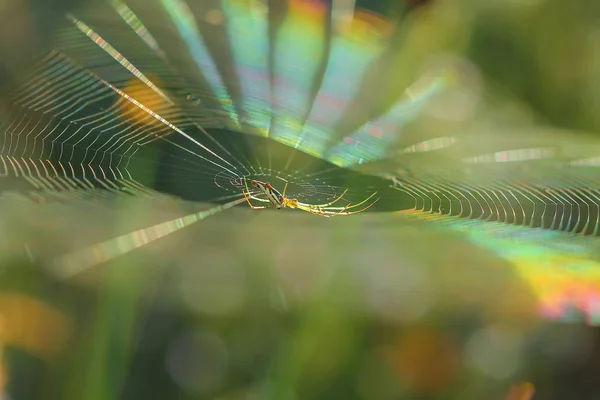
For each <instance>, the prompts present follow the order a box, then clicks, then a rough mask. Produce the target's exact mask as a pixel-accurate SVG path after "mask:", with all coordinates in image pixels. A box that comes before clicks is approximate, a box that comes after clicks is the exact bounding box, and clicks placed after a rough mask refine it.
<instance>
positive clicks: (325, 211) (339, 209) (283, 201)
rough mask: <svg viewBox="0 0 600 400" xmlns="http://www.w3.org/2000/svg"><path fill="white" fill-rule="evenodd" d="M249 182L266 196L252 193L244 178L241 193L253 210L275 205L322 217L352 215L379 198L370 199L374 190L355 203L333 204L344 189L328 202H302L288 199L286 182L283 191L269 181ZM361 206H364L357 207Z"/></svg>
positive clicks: (368, 206)
mask: <svg viewBox="0 0 600 400" xmlns="http://www.w3.org/2000/svg"><path fill="white" fill-rule="evenodd" d="M250 183H251V184H252V186H254V187H255V188H257V189H258V190H259V192H260V193H261V194H263V195H264V196H265V197H266V199H262V198H259V197H257V196H255V195H253V193H252V191H251V190H250V188H249V187H248V181H247V180H246V179H244V185H245V186H246V188H245V190H244V189H242V193H243V194H244V197H245V198H246V201H247V202H248V205H250V207H251V208H252V209H253V210H262V209H265V208H270V207H275V208H277V209H280V208H295V209H298V210H302V211H306V212H308V213H311V214H315V215H320V216H323V217H334V216H336V215H352V214H358V213H360V212H363V211H366V210H368V209H369V208H371V207H372V206H373V204H375V203H376V202H377V200H379V198H376V199H375V200H373V201H370V200H371V199H372V198H373V197H374V196H375V195H376V194H377V192H374V193H373V194H372V195H370V196H369V197H367V198H366V199H364V200H363V201H361V202H360V203H356V204H352V203H350V204H348V205H345V206H334V204H336V203H338V201H340V200H341V199H343V198H344V195H345V194H346V193H347V192H348V189H346V190H344V192H343V193H342V194H341V195H340V196H338V197H336V198H335V199H334V200H333V201H331V202H329V203H325V204H308V203H302V202H300V201H298V200H297V199H290V198H288V197H286V195H285V192H286V190H287V186H288V184H287V182H286V184H285V186H284V188H283V193H282V192H279V191H278V190H277V189H275V188H274V187H273V185H271V184H270V183H269V182H261V181H256V180H252V181H251V182H250ZM252 200H254V201H259V202H262V203H268V204H266V205H260V206H255V205H254V204H252ZM365 204H366V206H364V205H365ZM361 206H364V207H362V208H359V207H361ZM357 208H358V209H357Z"/></svg>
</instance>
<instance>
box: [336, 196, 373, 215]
mask: <svg viewBox="0 0 600 400" xmlns="http://www.w3.org/2000/svg"><path fill="white" fill-rule="evenodd" d="M378 200H379V197H378V198H376V199H375V201H373V202H372V203H371V204H369V205H368V206H366V207H364V208H361V209H360V210H356V211H344V210H342V211H340V212H339V213H336V214H335V215H352V214H358V213H361V212H363V211H366V210H368V209H369V208H371V207H373V204H375V203H377V201H378ZM348 208H352V207H348Z"/></svg>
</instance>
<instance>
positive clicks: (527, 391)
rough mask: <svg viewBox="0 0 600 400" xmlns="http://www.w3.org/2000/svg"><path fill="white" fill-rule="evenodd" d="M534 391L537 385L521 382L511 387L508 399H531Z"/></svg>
mask: <svg viewBox="0 0 600 400" xmlns="http://www.w3.org/2000/svg"><path fill="white" fill-rule="evenodd" d="M534 393H535V387H534V386H533V384H532V383H531V382H521V383H517V384H516V385H513V387H512V388H510V391H509V392H508V395H507V396H506V400H531V399H532V398H533V395H534Z"/></svg>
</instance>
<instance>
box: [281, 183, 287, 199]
mask: <svg viewBox="0 0 600 400" xmlns="http://www.w3.org/2000/svg"><path fill="white" fill-rule="evenodd" d="M287 185H288V182H286V183H285V186H284V187H283V193H281V195H282V196H283V197H285V191H286V190H287Z"/></svg>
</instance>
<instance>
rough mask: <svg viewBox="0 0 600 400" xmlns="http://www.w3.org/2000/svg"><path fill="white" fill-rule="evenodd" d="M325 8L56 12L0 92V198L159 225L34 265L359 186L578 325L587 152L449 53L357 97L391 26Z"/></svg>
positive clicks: (594, 157) (589, 293)
mask: <svg viewBox="0 0 600 400" xmlns="http://www.w3.org/2000/svg"><path fill="white" fill-rule="evenodd" d="M333 11H336V12H339V13H341V14H339V13H336V12H333ZM333 11H332V10H330V9H329V8H328V7H327V6H326V4H325V3H321V2H309V3H303V2H291V3H290V7H288V9H287V10H284V11H282V12H278V11H273V10H269V9H268V8H267V7H266V5H265V3H263V2H261V1H249V2H242V1H235V0H223V1H222V2H214V4H213V3H210V4H209V3H206V4H205V3H204V2H203V3H202V4H195V3H192V2H189V3H186V2H184V1H182V0H162V1H143V2H142V1H141V0H132V1H128V2H122V1H119V0H114V1H111V2H109V3H98V4H94V5H93V6H90V7H89V8H85V9H80V10H77V12H76V13H75V12H73V13H69V14H67V15H66V16H65V23H64V26H63V27H62V29H60V30H59V32H58V33H57V37H56V40H55V48H54V49H53V50H52V51H51V52H49V53H47V54H45V55H43V56H41V57H40V61H39V63H38V64H37V65H35V66H34V67H33V68H32V69H31V70H30V71H28V72H27V73H24V74H23V76H22V79H21V81H20V82H19V83H18V84H16V85H15V86H14V87H12V88H11V90H10V91H9V92H8V94H7V95H6V98H8V99H9V100H10V101H9V104H10V112H9V115H8V118H7V119H6V120H5V121H2V122H3V125H2V126H1V128H0V129H1V131H2V132H3V135H4V137H3V139H4V140H3V142H2V147H1V148H0V160H1V161H2V169H3V171H2V177H3V178H2V179H3V181H4V184H3V185H2V187H3V192H2V199H3V201H4V202H5V204H6V205H7V207H8V206H9V205H13V206H15V204H16V203H15V202H20V204H29V202H31V201H33V202H35V203H38V204H41V205H46V206H48V207H55V206H54V205H52V204H54V203H59V204H69V206H70V207H74V208H76V207H78V206H77V204H81V203H89V202H100V203H103V204H104V203H106V202H109V204H114V203H116V202H118V201H119V200H118V199H128V200H127V201H133V202H142V203H144V204H151V205H148V207H150V208H152V209H156V208H161V207H166V208H168V209H169V211H168V212H165V214H172V215H171V216H170V217H169V218H170V219H166V215H163V214H160V213H159V214H157V215H156V218H155V219H156V220H155V221H153V222H152V224H148V222H149V221H143V222H140V221H138V222H137V223H138V224H140V225H141V226H140V227H139V229H136V230H131V229H129V230H128V229H125V228H123V231H121V232H113V233H111V234H110V236H109V238H108V239H106V238H104V239H102V240H100V239H98V240H96V241H93V240H89V239H86V240H87V241H88V242H87V243H85V242H84V241H82V242H78V241H74V242H73V243H71V244H70V245H69V246H63V247H60V246H49V247H48V248H45V247H44V246H42V245H40V244H38V247H37V248H36V249H35V251H34V252H37V253H38V254H39V255H38V257H42V256H44V257H50V256H51V258H52V257H53V259H54V260H55V261H53V263H52V268H53V270H54V272H55V273H57V274H58V275H59V276H61V277H63V278H66V277H70V276H73V275H75V274H77V273H79V272H82V271H86V270H88V269H90V268H91V267H93V266H95V265H99V264H101V263H104V262H107V261H110V260H112V259H115V258H116V257H118V256H120V255H122V254H125V253H128V252H131V251H132V250H134V249H137V248H140V247H142V246H144V245H146V244H148V243H151V242H154V241H156V240H157V239H160V238H165V237H167V236H169V235H171V234H173V233H175V232H177V231H179V230H181V229H182V228H184V227H186V226H189V225H192V224H194V223H196V222H198V221H201V220H203V219H205V218H206V217H208V216H211V215H215V214H219V213H221V212H223V211H225V210H229V209H231V208H232V207H234V206H237V205H240V204H242V203H244V204H243V206H244V207H246V205H245V199H244V198H243V196H242V188H243V187H244V184H243V180H244V179H260V180H264V181H269V182H271V183H272V184H274V185H275V186H276V187H278V188H282V187H283V185H284V184H285V183H286V182H288V183H289V188H288V194H289V195H290V196H292V197H295V198H298V199H299V200H300V201H302V202H306V203H323V202H327V201H331V200H332V199H334V198H336V197H337V196H338V195H339V194H340V193H342V192H343V191H344V189H346V188H349V191H348V196H346V199H345V201H346V202H347V203H352V202H359V201H361V200H362V199H364V198H366V197H367V196H369V195H370V194H371V193H373V192H374V191H378V193H379V196H381V201H380V202H379V203H378V204H377V206H376V207H374V208H373V209H372V210H373V211H379V212H390V214H389V216H388V217H387V218H388V219H389V220H390V221H395V220H398V222H397V223H398V224H401V223H402V221H405V220H407V219H417V220H426V221H428V223H429V224H432V225H436V224H437V225H439V226H440V227H442V229H447V230H451V231H456V232H459V233H461V234H464V235H465V237H466V238H467V239H468V240H469V241H471V242H473V243H476V244H477V245H480V246H483V247H485V248H487V249H489V250H490V251H491V252H493V253H494V254H496V255H498V256H499V257H501V258H504V259H506V260H508V261H509V262H511V264H512V265H513V266H514V267H515V269H516V270H517V271H518V272H519V273H520V274H521V275H522V276H523V277H524V278H525V279H526V280H527V281H528V282H529V283H530V285H531V286H532V288H533V291H534V292H535V293H536V294H537V296H538V297H539V299H540V304H541V306H540V308H541V309H542V311H543V312H544V313H545V314H546V315H549V316H551V317H555V318H561V317H564V312H563V311H564V309H565V307H567V308H568V307H572V306H575V307H576V308H578V309H579V310H580V311H583V312H584V313H586V315H587V318H588V321H589V322H594V320H595V319H597V318H598V316H597V312H596V311H595V310H596V309H597V307H598V304H597V301H598V296H600V278H599V277H598V276H597V274H596V272H595V271H596V270H597V267H598V254H599V252H598V242H597V239H596V237H597V236H598V231H599V229H600V228H599V227H600V212H599V211H600V198H599V194H600V192H599V188H598V185H597V182H596V180H595V178H594V177H595V175H596V174H597V167H598V165H600V161H599V160H600V158H599V156H598V155H599V154H600V143H599V142H598V141H597V140H596V139H595V138H593V137H585V136H581V137H580V138H579V139H578V140H573V138H572V135H570V133H569V132H562V131H558V130H555V129H550V128H548V127H545V126H543V125H540V124H539V123H538V122H537V121H535V116H533V115H532V113H531V112H530V111H528V110H527V108H526V107H524V106H523V105H522V104H520V103H519V102H518V101H516V100H514V99H512V98H510V97H507V96H504V95H502V96H500V95H497V93H495V92H494V91H490V90H487V89H486V88H487V87H486V85H485V82H484V81H485V79H484V78H483V77H482V76H481V75H480V74H479V72H478V71H477V69H476V67H475V66H473V65H472V64H471V63H469V62H468V61H467V60H465V59H463V58H460V57H457V56H449V55H445V56H442V57H438V58H436V59H434V60H433V61H432V60H425V59H422V60H418V61H422V62H420V63H419V62H415V64H418V67H415V68H414V69H413V70H405V71H403V72H402V73H401V74H400V75H401V77H400V78H398V80H399V81H400V83H396V84H394V85H390V88H389V90H388V91H386V90H384V89H381V90H377V91H374V90H373V88H384V87H386V79H389V76H388V75H386V73H382V72H381V71H384V72H385V71H396V67H397V66H398V60H397V59H395V58H393V57H391V56H390V54H392V53H393V46H392V44H394V43H395V42H396V41H397V40H398V35H400V33H398V32H400V31H401V30H400V29H399V28H395V27H394V26H393V25H392V24H390V23H389V22H388V21H386V20H385V19H383V18H381V17H374V16H373V15H372V13H368V12H366V11H364V10H353V9H349V10H342V11H340V10H333ZM340 15H342V16H343V18H342V17H340ZM349 20H350V21H352V23H351V24H349V23H348V21H349ZM274 21H275V22H274ZM415 57H416V56H415ZM415 77H416V78H415ZM398 88H401V90H397V89H398ZM380 92H383V93H380ZM388 92H389V93H388ZM380 98H381V99H385V98H390V99H393V100H392V101H388V102H387V103H386V102H385V101H384V100H379V99H380ZM372 103H373V104H376V106H373V107H365V104H372ZM111 202H112V203H111ZM135 204H141V203H135ZM370 211H371V210H369V213H366V214H367V215H361V216H356V217H355V218H361V219H362V218H365V219H366V218H370V217H371V215H372V213H371V212H370ZM391 211H393V212H395V213H393V214H392V213H391ZM40 212H41V211H40ZM228 212H230V211H228ZM306 217H307V218H309V217H310V218H314V217H313V216H309V215H307V216H306ZM161 218H162V219H161ZM12 240H13V241H18V240H20V238H14V239H12ZM6 243H10V241H7V242H6ZM5 247H6V248H7V249H8V248H9V247H10V246H9V245H8V244H5ZM34 247H35V246H34ZM540 260H542V262H540ZM537 265H543V266H544V267H543V268H538V267H537ZM565 318H567V317H565Z"/></svg>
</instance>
